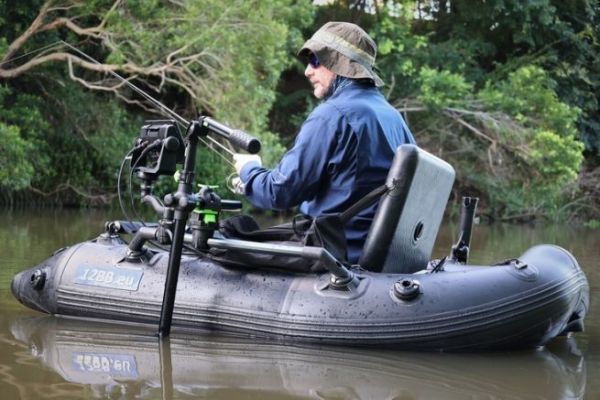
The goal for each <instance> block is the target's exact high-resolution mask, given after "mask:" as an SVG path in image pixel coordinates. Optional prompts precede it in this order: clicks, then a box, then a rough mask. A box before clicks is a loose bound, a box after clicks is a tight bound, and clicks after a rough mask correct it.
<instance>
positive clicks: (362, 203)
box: [340, 184, 390, 224]
mask: <svg viewBox="0 0 600 400" xmlns="http://www.w3.org/2000/svg"><path fill="white" fill-rule="evenodd" d="M388 190H390V188H388V187H387V185H385V184H383V185H381V186H379V187H378V188H376V189H375V190H373V191H371V192H370V193H369V194H367V195H366V196H365V197H363V198H362V199H360V200H359V201H357V202H356V203H354V204H353V205H352V206H350V207H349V208H348V209H346V211H344V212H342V213H341V214H340V220H341V221H342V222H343V223H344V224H346V223H347V222H348V221H350V219H352V217H354V216H355V215H356V214H358V213H359V212H361V211H362V210H364V209H365V208H367V207H368V206H370V205H371V204H373V203H374V202H375V201H376V200H379V198H380V197H381V196H383V195H384V194H385V193H386V192H387V191H388Z"/></svg>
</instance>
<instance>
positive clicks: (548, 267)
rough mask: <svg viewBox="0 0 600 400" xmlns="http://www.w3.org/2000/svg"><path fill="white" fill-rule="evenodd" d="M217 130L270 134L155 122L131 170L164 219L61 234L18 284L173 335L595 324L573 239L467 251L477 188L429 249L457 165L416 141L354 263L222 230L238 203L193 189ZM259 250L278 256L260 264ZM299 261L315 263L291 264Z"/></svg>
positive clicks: (460, 344) (429, 335)
mask: <svg viewBox="0 0 600 400" xmlns="http://www.w3.org/2000/svg"><path fill="white" fill-rule="evenodd" d="M215 132H216V133H217V134H219V135H221V136H223V137H226V138H228V139H229V140H231V141H232V142H233V143H234V144H236V145H238V146H240V147H242V148H245V149H247V150H248V151H250V152H256V151H258V150H259V148H260V145H257V141H256V139H254V138H252V137H250V136H248V135H246V134H245V133H243V132H241V131H236V130H231V129H230V128H228V127H226V126H224V125H222V124H220V123H218V122H216V121H214V120H212V119H210V118H207V117H203V118H200V119H199V120H198V121H196V122H194V123H193V124H191V125H190V127H189V128H188V131H187V133H186V137H185V140H184V139H183V137H182V136H181V134H180V133H179V131H178V129H177V126H176V125H175V124H174V123H172V122H169V121H153V122H150V123H148V124H146V125H145V126H144V127H143V128H142V131H141V133H140V136H139V137H138V139H137V141H136V145H135V147H134V148H133V149H132V151H131V152H130V155H132V157H131V169H132V171H135V172H136V173H137V174H138V176H139V177H140V178H141V180H142V196H143V197H142V201H143V202H144V203H147V204H150V205H151V206H152V207H153V208H154V209H155V210H156V212H157V213H158V214H159V215H160V220H159V222H158V223H157V224H133V223H128V222H123V221H112V222H110V223H107V224H106V227H105V228H106V229H105V232H104V233H102V234H100V236H98V237H97V238H96V239H94V240H90V241H86V242H83V243H79V244H76V245H72V246H70V247H67V248H64V249H60V250H58V251H57V252H56V253H55V254H54V255H52V256H51V257H50V258H49V259H47V260H45V261H43V262H42V263H41V264H39V265H38V266H36V267H33V268H31V269H29V270H26V271H23V272H21V273H19V274H18V275H17V276H15V277H14V279H13V282H12V292H13V294H14V296H15V297H16V298H17V299H18V300H19V301H20V302H22V303H23V304H24V305H26V306H28V307H30V308H33V309H35V310H38V311H41V312H45V313H49V314H54V315H65V316H73V317H80V318H88V319H89V318H93V319H102V320H113V321H122V322H127V323H131V322H134V323H142V324H154V325H158V331H159V334H160V335H161V336H168V335H169V333H170V331H171V327H173V328H174V329H175V330H190V329H191V330H196V329H201V330H209V331H222V332H230V333H236V334H240V335H244V336H250V337H256V338H273V339H276V340H280V341H291V342H310V343H321V344H332V345H344V346H378V347H386V348H388V347H397V348H403V349H410V350H428V351H482V350H486V351H487V350H500V349H517V348H535V347H539V346H543V345H545V344H546V343H548V342H549V341H550V340H551V339H553V338H555V337H556V336H559V335H566V334H568V333H570V332H577V331H581V330H582V329H583V320H584V318H585V315H586V312H587V310H588V303H589V299H588V296H589V294H588V293H589V287H588V282H587V279H586V277H585V275H584V273H583V272H582V270H581V268H580V267H579V265H578V263H577V261H576V260H575V258H574V257H573V256H572V255H571V254H570V253H569V252H567V251H566V250H564V249H562V248H559V247H557V246H553V245H539V246H535V247H533V248H531V249H529V250H527V251H526V252H524V253H523V254H522V255H519V256H518V257H514V255H513V256H509V257H508V258H507V259H506V260H504V261H500V262H498V263H495V264H494V265H469V264H468V247H469V243H470V237H471V223H472V217H473V213H474V207H475V205H476V200H474V199H472V198H465V199H463V203H462V205H463V209H462V212H461V225H460V226H461V228H460V232H459V239H458V241H457V243H456V245H454V246H453V247H452V249H451V251H450V252H449V256H448V257H445V258H443V259H441V260H430V257H431V252H432V248H433V244H434V241H435V238H436V236H437V231H438V229H439V226H440V223H441V220H442V216H443V213H444V209H445V207H446V203H447V201H448V197H449V195H450V191H451V188H452V184H453V181H454V170H453V169H452V167H451V166H450V165H448V164H447V163H445V162H444V161H442V160H440V159H439V158H437V157H435V156H433V155H432V154H429V153H427V152H426V151H424V150H422V149H419V148H417V147H416V146H412V145H404V146H401V147H399V148H398V150H397V152H396V156H395V158H394V161H393V164H392V167H391V169H390V172H389V175H388V178H387V181H386V184H385V187H383V190H380V191H378V192H377V193H378V196H379V197H378V198H377V201H379V205H378V209H377V213H376V215H375V218H374V221H373V224H372V226H371V230H370V232H369V234H368V237H367V240H366V243H365V247H364V250H363V255H362V257H361V259H360V261H359V263H358V264H357V265H349V264H348V263H346V262H344V260H343V259H340V258H339V257H338V256H336V254H335V252H333V251H330V249H329V248H328V247H327V246H326V245H325V244H323V245H321V246H316V245H314V243H313V244H311V245H308V244H307V243H306V242H298V243H287V242H284V243H281V242H272V241H271V242H269V241H263V242H260V241H252V240H245V239H239V238H231V237H226V236H223V235H221V234H219V229H218V227H219V220H218V216H219V214H220V212H221V211H222V210H224V209H227V208H233V207H234V206H235V207H237V206H238V205H237V204H235V202H227V201H225V200H221V199H220V198H219V197H218V196H217V195H216V194H215V193H214V192H212V190H211V189H210V188H207V187H203V188H201V189H200V191H199V192H197V193H194V192H193V190H192V187H193V177H194V174H193V171H194V160H195V157H196V147H197V143H198V139H199V138H201V137H202V136H205V135H207V134H209V133H215ZM184 149H185V152H184ZM181 163H183V164H184V169H183V172H182V173H181V174H180V176H179V187H178V190H177V192H176V193H173V194H171V195H167V196H166V197H165V198H164V203H163V202H161V201H160V200H158V198H157V197H156V196H154V195H152V184H153V182H154V181H155V180H156V179H157V177H158V176H159V175H173V174H174V173H175V169H176V165H177V164H181ZM369 201H371V200H369ZM363 203H365V204H366V203H367V201H365V202H363ZM362 205H363V206H364V204H362ZM127 226H129V228H127ZM315 229H316V228H315ZM128 234H131V235H133V237H132V238H131V239H130V240H129V241H128V242H127V241H126V240H125V239H128V238H129V236H128ZM325 242H326V241H325ZM153 244H155V245H153ZM165 246H170V248H165ZM257 254H259V255H268V256H269V257H270V258H269V260H270V261H269V262H268V263H266V264H265V265H264V266H261V265H259V264H260V262H258V261H257V258H256V257H255V256H256V255H257ZM228 260H233V261H232V262H228ZM244 260H247V262H246V264H247V265H245V264H244ZM258 260H260V257H259V258H258ZM302 263H304V264H305V265H306V266H307V267H306V268H305V269H302V268H300V269H298V268H294V269H291V268H288V264H289V265H292V264H294V265H302Z"/></svg>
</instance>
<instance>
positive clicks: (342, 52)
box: [234, 22, 415, 263]
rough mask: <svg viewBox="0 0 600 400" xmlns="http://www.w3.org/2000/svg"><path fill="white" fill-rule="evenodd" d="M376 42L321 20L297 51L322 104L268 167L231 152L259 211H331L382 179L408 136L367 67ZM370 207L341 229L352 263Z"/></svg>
mask: <svg viewBox="0 0 600 400" xmlns="http://www.w3.org/2000/svg"><path fill="white" fill-rule="evenodd" d="M376 53H377V47H376V45H375V42H374V41H373V39H371V37H369V35H368V34H367V33H366V32H365V31H364V30H362V29H361V28H360V27H359V26H357V25H355V24H351V23H348V22H328V23H326V24H325V25H323V26H322V27H321V28H320V29H319V30H318V31H317V32H316V33H315V34H314V35H313V36H312V37H311V38H310V39H309V40H308V41H307V42H306V43H304V46H303V47H302V49H301V50H300V52H299V55H300V56H301V57H304V58H305V59H306V60H307V61H308V63H307V66H306V70H305V71H304V75H305V76H306V77H307V78H308V80H309V81H310V83H311V85H312V87H313V94H314V96H315V97H317V98H318V99H323V100H324V101H323V102H322V103H321V104H320V105H319V106H317V107H316V108H315V109H314V110H313V111H312V113H311V114H310V115H309V117H308V119H307V120H306V121H305V122H304V124H303V125H302V128H301V129H300V133H298V136H297V138H296V141H295V144H294V146H293V148H292V149H291V150H289V151H288V152H287V153H286V154H285V155H284V156H283V158H282V159H281V161H280V162H279V164H278V165H277V166H276V167H275V168H274V169H272V170H268V169H265V168H262V166H261V164H260V158H258V157H257V156H250V155H242V154H239V155H236V156H234V158H235V161H236V163H235V164H236V170H237V171H238V173H239V175H240V178H241V181H242V182H243V183H244V185H245V186H244V193H245V195H246V196H247V198H248V200H250V202H251V203H252V204H253V205H254V206H256V207H259V208H263V209H287V208H291V207H294V206H298V205H299V206H300V212H301V213H303V214H305V215H308V216H310V217H317V216H320V215H325V214H334V213H339V212H342V211H344V210H346V209H347V208H349V207H350V206H352V205H353V204H354V203H356V202H357V201H358V200H360V199H361V198H363V197H364V196H365V195H366V194H367V193H369V192H370V191H372V190H373V189H375V188H377V187H378V186H380V185H382V184H383V183H384V182H385V178H386V176H387V173H388V170H389V168H390V166H391V163H392V159H393V157H394V152H395V150H396V148H397V147H398V146H400V145H401V144H404V143H414V142H415V141H414V138H413V136H412V134H411V132H410V130H409V129H408V127H407V126H406V124H405V122H404V120H403V119H402V116H401V115H400V113H399V112H398V111H397V110H396V109H394V108H393V107H392V106H391V105H390V104H389V103H388V102H387V101H386V100H385V98H384V97H383V96H382V95H381V93H380V92H379V90H378V89H377V87H379V86H382V85H383V82H382V80H381V79H380V78H379V76H377V74H376V73H375V72H374V71H373V66H374V63H375V56H376ZM376 207H377V205H376V204H375V205H373V206H371V207H368V208H367V209H365V210H363V211H362V212H360V213H359V214H357V215H356V216H355V217H353V218H352V219H351V220H350V221H349V223H348V224H347V225H346V227H345V234H346V240H347V244H348V261H350V262H353V263H355V262H357V261H358V258H359V257H360V254H361V251H362V246H363V244H364V242H365V239H366V236H367V233H368V230H369V227H370V225H371V222H372V220H373V217H374V215H375V209H376Z"/></svg>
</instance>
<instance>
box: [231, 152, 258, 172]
mask: <svg viewBox="0 0 600 400" xmlns="http://www.w3.org/2000/svg"><path fill="white" fill-rule="evenodd" d="M233 161H234V163H235V171H236V172H237V173H238V175H239V173H240V171H241V170H242V168H243V167H244V165H246V164H247V163H249V162H256V163H258V165H259V166H262V160H261V159H260V156H258V155H256V154H240V153H235V154H234V155H233Z"/></svg>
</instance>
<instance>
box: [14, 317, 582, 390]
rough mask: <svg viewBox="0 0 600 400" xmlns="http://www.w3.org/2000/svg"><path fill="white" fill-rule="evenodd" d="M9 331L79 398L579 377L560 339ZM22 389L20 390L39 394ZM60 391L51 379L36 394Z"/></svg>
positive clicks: (28, 327) (453, 385)
mask: <svg viewBox="0 0 600 400" xmlns="http://www.w3.org/2000/svg"><path fill="white" fill-rule="evenodd" d="M10 332H11V334H12V336H13V337H14V338H15V339H16V340H17V341H18V342H20V343H21V344H24V345H25V348H24V351H23V352H22V353H21V362H22V363H27V364H31V363H32V361H33V360H35V359H37V360H39V362H40V363H41V364H43V366H44V367H45V368H47V369H49V370H52V371H55V372H56V373H57V374H58V375H60V377H61V378H62V379H63V380H64V382H68V383H74V384H79V385H83V391H82V393H84V394H85V395H84V396H83V397H82V398H85V397H86V396H87V397H89V398H157V399H161V398H165V399H170V398H195V397H209V398H240V399H241V398H263V399H264V398H320V399H330V398H336V399H338V398H344V399H355V398H356V399H410V398H423V399H441V398H443V399H464V398H503V399H512V398H519V399H527V398H532V399H533V398H536V399H539V398H543V399H566V398H568V399H573V398H576V399H577V398H583V395H584V392H585V382H586V365H585V361H584V358H583V356H582V355H581V353H580V352H579V350H578V349H577V346H576V343H575V341H574V340H573V339H567V338H563V339H561V340H557V341H555V342H554V343H553V344H552V346H551V347H548V348H546V349H543V350H538V351H529V352H518V353H501V354H495V353H492V354H439V353H418V354H417V353H408V352H394V351H385V350H371V349H356V348H351V349H343V350H342V351H340V349H339V348H332V347H305V346H288V345H280V344H273V343H264V342H256V341H252V342H250V341H248V340H244V339H241V338H227V337H223V336H219V337H214V336H211V335H210V334H205V335H201V334H197V333H196V334H191V333H178V334H174V335H173V336H172V337H171V339H170V342H169V341H166V342H163V343H162V346H159V342H158V339H157V337H156V336H154V334H153V332H152V331H149V330H147V329H146V328H145V327H138V326H119V325H112V324H106V323H96V322H90V321H77V320H71V319H64V318H55V317H49V316H43V317H23V318H19V319H15V320H13V321H12V324H11V325H10ZM27 349H29V355H27ZM30 389H31V388H28V387H24V388H23V389H22V390H23V391H24V392H25V393H23V394H24V395H25V396H24V397H23V398H35V397H37V396H38V395H39V394H40V393H27V392H28V391H29V390H30ZM65 390H66V389H65V387H64V386H60V385H57V386H56V387H55V386H53V385H49V386H48V387H47V390H46V392H45V395H44V396H41V397H39V398H58V397H57V396H62V395H64V394H66V393H65ZM72 394H73V392H72V391H71V395H72Z"/></svg>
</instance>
